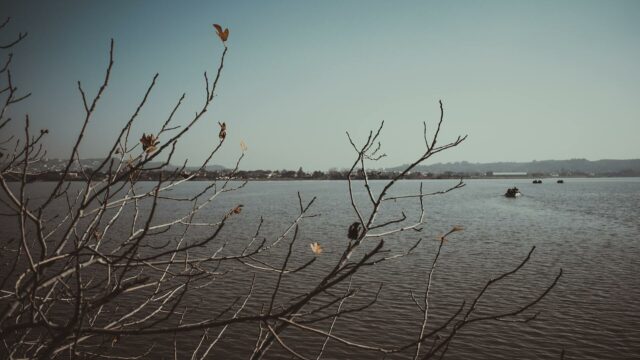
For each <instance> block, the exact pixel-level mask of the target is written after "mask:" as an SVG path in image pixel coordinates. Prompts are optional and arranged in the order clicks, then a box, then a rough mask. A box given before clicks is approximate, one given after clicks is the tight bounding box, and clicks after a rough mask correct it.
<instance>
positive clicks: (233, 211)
mask: <svg viewBox="0 0 640 360" xmlns="http://www.w3.org/2000/svg"><path fill="white" fill-rule="evenodd" d="M243 207H244V205H242V204H240V205H237V206H236V207H234V208H233V209H231V212H229V215H231V214H236V215H237V214H240V213H241V212H242V208H243Z"/></svg>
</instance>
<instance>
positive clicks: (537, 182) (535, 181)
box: [533, 180, 542, 184]
mask: <svg viewBox="0 0 640 360" xmlns="http://www.w3.org/2000/svg"><path fill="white" fill-rule="evenodd" d="M533 183H534V184H542V180H533Z"/></svg>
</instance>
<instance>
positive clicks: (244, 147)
mask: <svg viewBox="0 0 640 360" xmlns="http://www.w3.org/2000/svg"><path fill="white" fill-rule="evenodd" d="M247 149H248V147H247V144H245V143H244V141H243V140H240V150H242V152H245V151H247Z"/></svg>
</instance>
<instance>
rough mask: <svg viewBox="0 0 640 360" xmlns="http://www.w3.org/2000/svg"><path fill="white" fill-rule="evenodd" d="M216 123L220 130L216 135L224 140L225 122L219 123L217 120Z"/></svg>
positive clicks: (225, 132)
mask: <svg viewBox="0 0 640 360" xmlns="http://www.w3.org/2000/svg"><path fill="white" fill-rule="evenodd" d="M218 125H220V132H219V133H218V137H219V138H220V140H224V138H226V137H227V123H226V122H223V123H222V124H220V122H219V121H218Z"/></svg>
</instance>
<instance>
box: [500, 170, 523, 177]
mask: <svg viewBox="0 0 640 360" xmlns="http://www.w3.org/2000/svg"><path fill="white" fill-rule="evenodd" d="M493 176H527V173H526V172H524V171H505V172H498V171H494V172H493Z"/></svg>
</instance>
